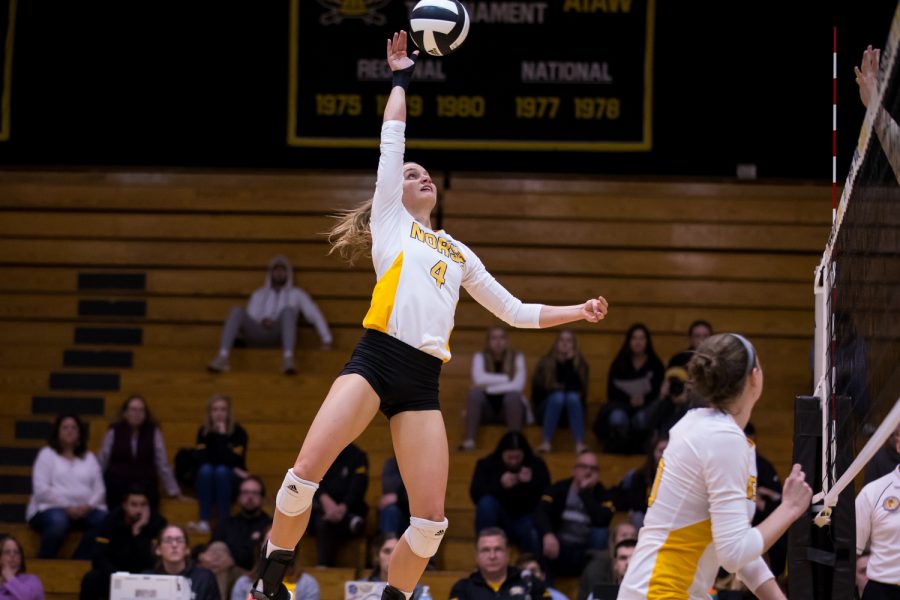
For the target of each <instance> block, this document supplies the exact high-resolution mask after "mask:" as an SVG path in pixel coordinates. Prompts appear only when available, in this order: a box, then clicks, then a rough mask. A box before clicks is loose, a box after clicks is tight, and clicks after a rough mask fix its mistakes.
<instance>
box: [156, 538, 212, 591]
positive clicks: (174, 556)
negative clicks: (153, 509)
mask: <svg viewBox="0 0 900 600" xmlns="http://www.w3.org/2000/svg"><path fill="white" fill-rule="evenodd" d="M156 556H157V558H158V559H159V560H158V562H157V563H156V567H155V568H154V569H152V570H150V571H147V572H148V573H150V574H155V575H181V576H182V577H184V578H186V579H189V580H190V581H191V597H192V598H193V599H194V600H220V598H219V585H218V583H216V577H215V575H213V574H212V572H211V571H209V570H208V569H204V568H203V567H197V566H194V564H193V563H192V562H191V553H190V549H189V547H188V536H187V532H185V530H184V529H182V528H181V527H179V526H178V525H167V526H166V527H165V528H164V529H163V530H162V532H161V533H160V534H159V539H158V540H157V544H156Z"/></svg>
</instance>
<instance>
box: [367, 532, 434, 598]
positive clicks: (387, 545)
mask: <svg viewBox="0 0 900 600" xmlns="http://www.w3.org/2000/svg"><path fill="white" fill-rule="evenodd" d="M399 539H400V538H399V536H397V535H395V534H394V533H382V534H381V535H378V536H376V537H375V539H374V540H373V543H372V564H373V565H375V568H373V569H372V573H371V574H370V575H369V576H368V577H366V581H385V582H386V581H387V577H388V565H390V564H391V554H393V552H394V548H395V547H396V546H397V542H398V541H399ZM421 597H422V585H421V584H416V587H415V589H413V593H412V597H411V598H410V600H419V598H421Z"/></svg>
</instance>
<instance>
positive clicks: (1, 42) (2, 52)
mask: <svg viewBox="0 0 900 600" xmlns="http://www.w3.org/2000/svg"><path fill="white" fill-rule="evenodd" d="M15 26H16V0H0V69H2V72H0V142H4V141H6V140H8V139H9V109H10V101H11V98H10V95H11V86H12V55H13V39H14V35H13V32H14V31H15Z"/></svg>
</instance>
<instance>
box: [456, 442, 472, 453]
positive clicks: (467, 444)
mask: <svg viewBox="0 0 900 600" xmlns="http://www.w3.org/2000/svg"><path fill="white" fill-rule="evenodd" d="M459 449H460V450H462V451H463V452H468V451H470V450H474V449H475V440H463V443H461V444H460V445H459Z"/></svg>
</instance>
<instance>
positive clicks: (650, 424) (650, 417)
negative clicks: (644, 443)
mask: <svg viewBox="0 0 900 600" xmlns="http://www.w3.org/2000/svg"><path fill="white" fill-rule="evenodd" d="M687 380H688V374H687V370H685V368H684V367H669V368H668V369H666V374H665V378H664V379H663V384H662V386H661V387H660V391H659V393H660V394H662V395H661V396H660V397H659V398H657V399H656V400H654V401H653V402H651V403H650V404H648V405H646V406H644V407H643V408H642V409H638V410H637V412H636V413H635V416H634V418H632V423H634V424H635V427H636V429H638V430H639V431H640V435H641V437H642V438H646V437H652V436H653V435H657V436H658V435H661V434H664V433H666V434H667V433H669V430H670V429H672V427H673V426H674V425H675V423H677V422H678V421H680V420H681V417H683V416H684V415H685V414H686V413H687V411H689V410H690V409H691V408H693V407H694V406H693V403H692V402H691V400H690V394H689V391H688V388H687Z"/></svg>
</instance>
